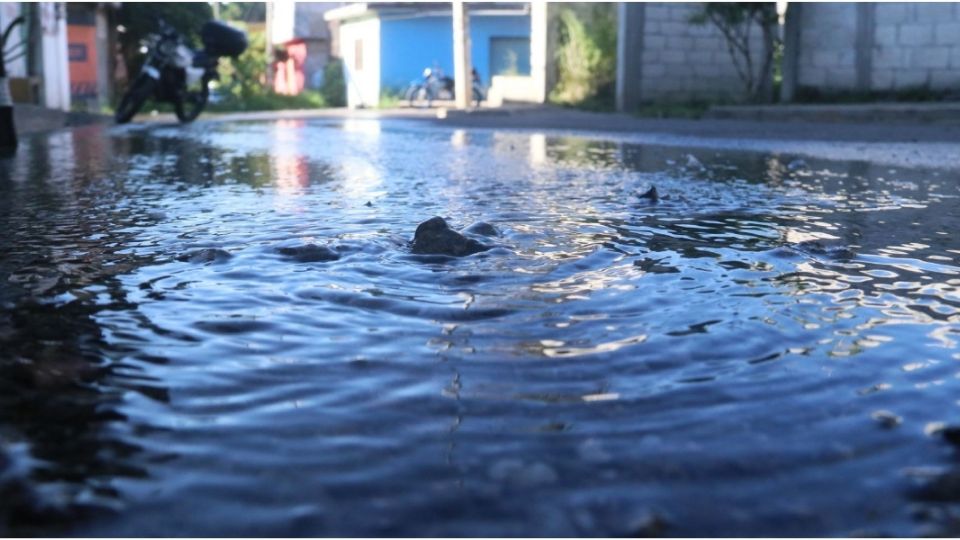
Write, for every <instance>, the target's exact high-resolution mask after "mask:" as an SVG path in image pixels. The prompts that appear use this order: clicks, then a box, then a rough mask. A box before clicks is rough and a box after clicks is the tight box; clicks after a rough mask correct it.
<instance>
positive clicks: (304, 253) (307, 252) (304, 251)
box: [277, 244, 340, 262]
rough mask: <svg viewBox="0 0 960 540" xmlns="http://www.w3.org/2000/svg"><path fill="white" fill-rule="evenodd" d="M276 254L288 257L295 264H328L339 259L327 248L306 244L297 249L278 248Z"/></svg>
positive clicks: (338, 256)
mask: <svg viewBox="0 0 960 540" xmlns="http://www.w3.org/2000/svg"><path fill="white" fill-rule="evenodd" d="M277 252H278V253H280V254H281V255H285V256H287V257H290V258H291V259H293V260H295V261H297V262H329V261H335V260H337V259H339V258H340V255H338V254H337V253H336V252H335V251H333V250H332V249H330V248H328V247H323V246H318V245H316V244H307V245H305V246H297V247H282V248H278V249H277Z"/></svg>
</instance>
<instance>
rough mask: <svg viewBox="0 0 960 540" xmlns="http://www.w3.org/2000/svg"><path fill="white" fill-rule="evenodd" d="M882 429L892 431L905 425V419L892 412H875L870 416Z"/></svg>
mask: <svg viewBox="0 0 960 540" xmlns="http://www.w3.org/2000/svg"><path fill="white" fill-rule="evenodd" d="M870 417H871V418H873V419H874V420H875V421H876V422H877V423H878V424H880V426H881V427H884V428H887V429H891V428H895V427H897V426H899V425H900V424H901V423H903V418H900V417H899V416H897V415H895V414H893V413H892V412H890V411H883V410H881V411H875V412H874V413H873V414H871V415H870Z"/></svg>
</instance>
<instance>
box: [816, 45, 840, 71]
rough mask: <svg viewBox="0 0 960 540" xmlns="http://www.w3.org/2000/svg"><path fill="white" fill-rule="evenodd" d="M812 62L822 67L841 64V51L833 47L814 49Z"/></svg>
mask: <svg viewBox="0 0 960 540" xmlns="http://www.w3.org/2000/svg"><path fill="white" fill-rule="evenodd" d="M812 63H813V65H814V66H817V67H821V68H826V67H833V66H837V65H841V59H840V51H835V50H832V49H828V50H818V51H814V52H813V62H812Z"/></svg>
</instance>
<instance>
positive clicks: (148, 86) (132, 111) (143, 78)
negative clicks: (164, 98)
mask: <svg viewBox="0 0 960 540" xmlns="http://www.w3.org/2000/svg"><path fill="white" fill-rule="evenodd" d="M156 84H157V82H156V81H154V80H153V79H152V78H151V77H149V76H148V75H140V76H139V77H137V80H136V81H134V82H133V86H131V87H130V89H129V90H127V91H126V93H124V94H123V97H122V98H120V103H119V104H118V105H117V111H116V112H115V113H114V115H113V117H114V120H116V121H117V123H118V124H126V123H127V122H129V121H130V120H131V119H132V118H133V117H134V115H136V114H137V112H138V111H139V110H140V107H143V104H144V103H146V101H147V98H149V97H150V96H152V95H153V90H154V88H155V86H156Z"/></svg>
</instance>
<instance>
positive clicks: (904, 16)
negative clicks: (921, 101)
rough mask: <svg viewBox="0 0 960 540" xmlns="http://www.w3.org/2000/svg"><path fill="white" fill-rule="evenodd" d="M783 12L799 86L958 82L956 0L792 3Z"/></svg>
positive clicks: (953, 85)
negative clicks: (939, 0) (792, 34)
mask: <svg viewBox="0 0 960 540" xmlns="http://www.w3.org/2000/svg"><path fill="white" fill-rule="evenodd" d="M787 18H788V21H787V40H786V50H787V52H786V54H787V55H791V54H792V55H794V57H795V66H796V67H795V70H796V72H795V73H794V77H795V81H796V85H797V87H798V88H800V89H804V88H805V89H815V90H818V91H822V92H826V93H830V92H837V91H881V92H883V91H896V90H906V89H911V88H917V87H926V88H929V89H931V90H935V91H940V90H950V89H960V3H956V2H948V3H946V2H945V3H919V2H918V3H911V2H894V3H873V2H871V3H860V4H856V3H804V4H802V5H801V4H790V8H789V10H788V12H787ZM791 25H794V26H795V28H796V30H795V37H794V38H793V39H792V40H791V38H790V27H791ZM785 65H786V64H785ZM784 78H785V81H786V80H788V79H789V78H790V77H789V76H787V75H786V74H785V77H784Z"/></svg>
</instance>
